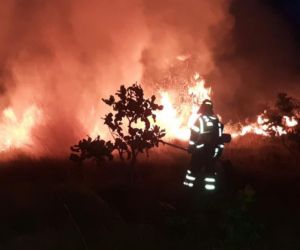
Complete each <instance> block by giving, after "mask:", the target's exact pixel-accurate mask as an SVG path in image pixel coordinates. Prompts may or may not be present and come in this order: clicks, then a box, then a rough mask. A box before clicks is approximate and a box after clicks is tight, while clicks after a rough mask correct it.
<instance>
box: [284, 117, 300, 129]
mask: <svg viewBox="0 0 300 250" xmlns="http://www.w3.org/2000/svg"><path fill="white" fill-rule="evenodd" d="M283 123H284V124H285V125H286V126H287V127H289V128H293V127H295V126H297V125H298V122H297V120H296V118H295V117H288V116H284V117H283Z"/></svg>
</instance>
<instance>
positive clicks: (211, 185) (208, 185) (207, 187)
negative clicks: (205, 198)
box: [204, 184, 216, 190]
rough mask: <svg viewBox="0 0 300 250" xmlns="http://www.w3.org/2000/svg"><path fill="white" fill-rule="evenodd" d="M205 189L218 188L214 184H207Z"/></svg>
mask: <svg viewBox="0 0 300 250" xmlns="http://www.w3.org/2000/svg"><path fill="white" fill-rule="evenodd" d="M204 187H205V189H206V190H215V189H216V186H215V185H213V184H206V185H205V186H204Z"/></svg>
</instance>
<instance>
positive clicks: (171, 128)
mask: <svg viewBox="0 0 300 250" xmlns="http://www.w3.org/2000/svg"><path fill="white" fill-rule="evenodd" d="M185 94H186V95H188V97H189V100H190V101H189V102H181V103H176V101H175V100H176V98H172V95H171V94H170V93H169V92H167V91H161V92H160V96H161V99H160V103H161V104H162V105H163V106H164V109H163V110H162V111H160V112H158V113H157V123H158V125H159V126H161V127H162V128H165V129H166V131H167V138H168V139H179V140H183V141H187V140H188V139H189V137H190V127H191V126H192V125H193V124H194V122H195V119H196V118H197V111H198V109H199V106H200V104H201V103H202V101H203V100H205V99H211V88H210V87H206V86H205V80H204V79H203V78H201V76H200V74H199V73H196V74H195V75H194V77H193V79H192V83H191V84H190V86H188V87H187V93H185Z"/></svg>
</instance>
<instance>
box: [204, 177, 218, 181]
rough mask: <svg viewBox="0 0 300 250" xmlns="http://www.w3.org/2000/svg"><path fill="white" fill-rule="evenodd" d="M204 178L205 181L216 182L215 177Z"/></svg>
mask: <svg viewBox="0 0 300 250" xmlns="http://www.w3.org/2000/svg"><path fill="white" fill-rule="evenodd" d="M204 180H205V181H206V182H216V179H215V178H210V177H206V178H204Z"/></svg>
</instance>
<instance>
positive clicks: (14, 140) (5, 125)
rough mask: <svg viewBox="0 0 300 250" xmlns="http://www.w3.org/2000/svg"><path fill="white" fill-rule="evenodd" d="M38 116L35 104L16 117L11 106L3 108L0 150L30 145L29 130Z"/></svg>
mask: <svg viewBox="0 0 300 250" xmlns="http://www.w3.org/2000/svg"><path fill="white" fill-rule="evenodd" d="M40 117H41V111H40V110H39V109H38V108H37V107H36V106H31V107H29V108H28V109H26V110H25V112H24V113H23V115H22V116H21V117H18V116H17V115H16V113H15V111H14V110H13V109H12V108H6V109H5V110H3V112H2V117H1V120H2V121H1V123H0V152H1V151H6V150H8V149H10V148H22V147H25V146H28V145H30V144H31V143H32V137H31V130H32V128H33V127H34V126H35V125H36V123H37V122H38V120H39V118H40Z"/></svg>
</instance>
